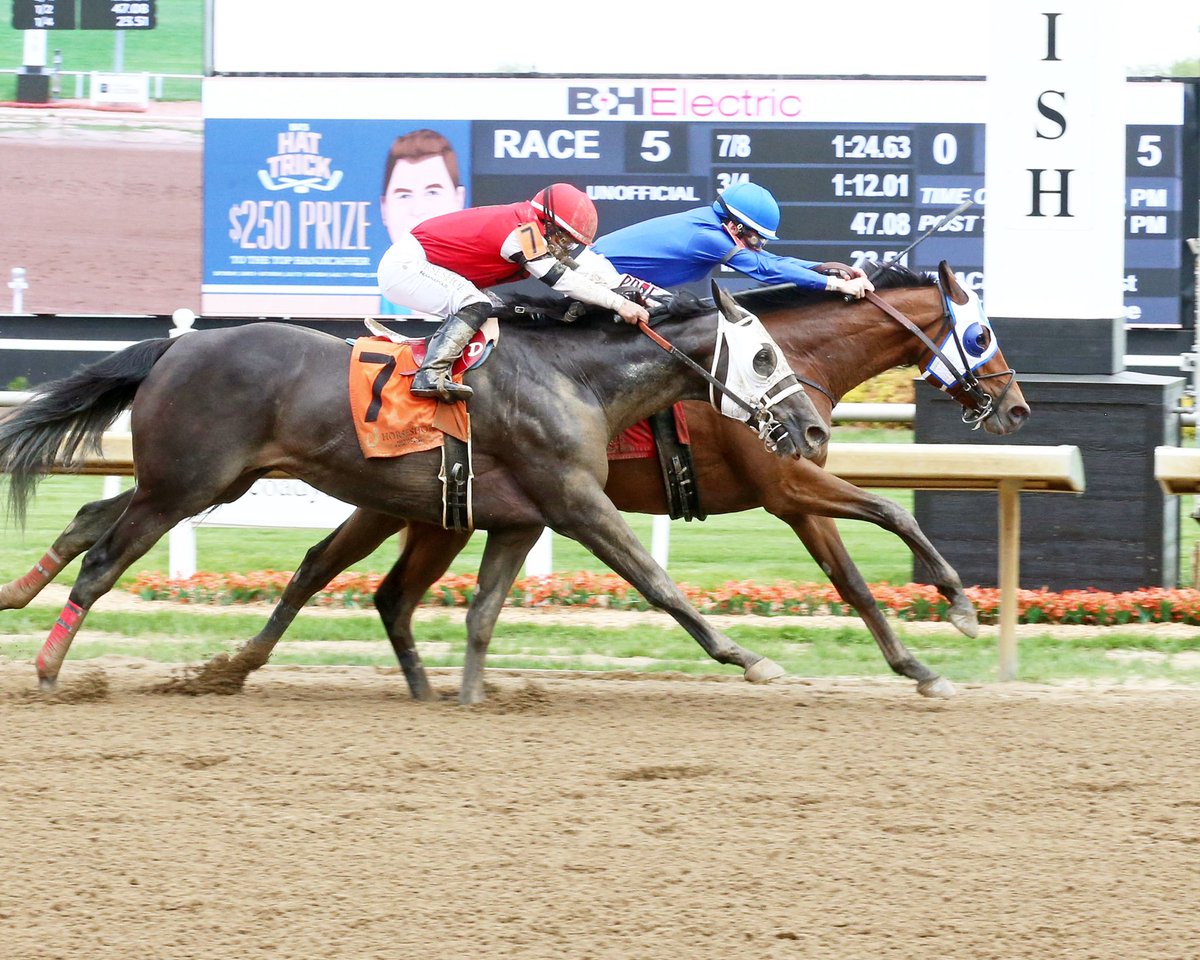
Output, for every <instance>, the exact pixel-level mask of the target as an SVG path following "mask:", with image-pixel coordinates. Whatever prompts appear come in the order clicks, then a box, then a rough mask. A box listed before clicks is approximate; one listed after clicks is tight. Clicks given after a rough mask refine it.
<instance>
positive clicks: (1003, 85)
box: [984, 0, 1125, 321]
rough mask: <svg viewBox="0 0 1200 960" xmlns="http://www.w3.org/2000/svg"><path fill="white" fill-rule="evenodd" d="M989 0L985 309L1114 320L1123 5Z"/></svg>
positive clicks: (1119, 267)
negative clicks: (1120, 11)
mask: <svg viewBox="0 0 1200 960" xmlns="http://www.w3.org/2000/svg"><path fill="white" fill-rule="evenodd" d="M990 6H991V24H990V30H989V36H988V45H989V46H990V48H991V50H992V51H993V56H994V58H995V59H994V61H993V62H992V64H991V66H990V69H989V71H988V78H987V85H986V86H987V97H988V105H987V109H988V112H987V155H986V157H987V159H986V182H987V237H986V241H985V248H984V283H985V288H986V291H985V292H986V306H987V312H988V314H989V315H990V316H992V317H1031V318H1047V319H1057V318H1069V319H1092V318H1095V319H1101V318H1102V319H1106V320H1109V321H1111V320H1112V319H1113V318H1115V317H1118V316H1121V314H1122V293H1121V279H1122V276H1123V273H1124V247H1125V241H1124V232H1125V231H1124V214H1125V194H1124V190H1125V115H1124V109H1123V104H1124V86H1125V75H1124V74H1125V71H1124V69H1123V67H1122V66H1121V62H1122V61H1121V57H1120V45H1119V39H1120V34H1119V27H1120V17H1119V15H1118V11H1117V10H1116V9H1114V8H1112V7H1110V6H1109V5H1107V4H1096V3H1095V2H1093V0H1061V2H1060V0H1055V2H1054V3H1049V2H1045V0H1005V2H1004V3H993V4H991V5H990Z"/></svg>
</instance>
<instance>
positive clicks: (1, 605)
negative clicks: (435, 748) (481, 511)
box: [0, 265, 1029, 696]
mask: <svg viewBox="0 0 1200 960" xmlns="http://www.w3.org/2000/svg"><path fill="white" fill-rule="evenodd" d="M876 284H877V286H878V289H879V292H880V294H881V297H882V299H883V300H884V302H885V303H886V304H888V305H890V306H893V307H895V308H897V309H899V310H900V311H902V313H903V315H904V316H905V317H907V318H909V319H911V321H912V322H913V323H914V324H915V326H916V327H917V329H918V330H919V331H921V332H922V333H924V334H925V335H926V336H933V337H935V342H936V344H938V345H940V344H943V343H948V342H949V341H948V338H949V329H950V327H949V326H948V320H950V319H953V318H952V317H951V315H950V311H951V309H952V308H951V307H950V306H948V305H947V302H946V301H944V300H943V296H945V297H947V298H948V302H949V304H953V305H954V308H953V309H956V310H957V309H958V308H959V307H965V306H967V295H966V294H965V293H964V291H962V290H961V289H960V288H959V286H958V284H957V283H956V282H955V279H954V275H953V272H952V271H950V269H949V268H948V266H946V265H943V266H942V269H941V288H939V286H938V285H936V284H934V283H933V282H932V281H929V280H928V279H926V278H923V277H918V276H916V275H914V274H912V273H911V272H908V271H905V270H901V269H896V268H892V269H890V270H888V271H886V272H885V273H884V274H883V275H882V277H880V278H878V279H877V280H876ZM943 290H944V294H943V292H942V291H943ZM739 298H740V299H741V300H743V301H744V302H745V303H746V304H747V306H749V307H751V309H753V310H754V311H756V312H758V313H759V315H760V316H761V317H762V319H763V321H764V324H765V325H766V326H767V328H768V329H769V330H770V331H771V332H772V334H773V336H774V338H775V340H776V342H777V343H778V344H779V346H780V347H781V348H782V349H783V351H784V353H785V355H786V356H787V357H788V358H789V360H790V362H791V364H792V369H793V370H795V371H797V372H798V373H799V374H800V375H801V376H802V377H803V378H804V379H805V380H806V381H807V382H809V383H810V385H814V387H815V389H814V390H812V391H810V396H811V397H812V398H813V400H814V402H815V404H816V406H817V408H818V409H819V411H820V412H821V415H822V416H823V417H824V419H825V422H827V423H828V422H829V415H830V411H831V410H832V408H833V405H834V404H835V402H836V400H837V399H838V398H840V397H841V396H843V395H844V394H845V393H846V392H848V391H849V390H850V389H852V388H853V387H854V386H857V385H858V384H859V383H861V382H863V381H864V380H868V379H870V378H871V377H873V376H876V375H877V374H879V373H881V372H883V371H884V370H886V369H889V368H890V367H893V366H907V365H910V364H914V363H918V364H920V365H921V366H922V367H923V369H925V370H929V369H930V367H931V365H932V364H933V363H934V362H935V361H936V359H937V358H936V357H935V356H934V355H933V351H932V350H930V348H929V346H927V345H926V344H924V343H923V342H922V340H921V339H920V338H919V337H918V336H917V335H916V334H915V333H913V332H912V331H910V330H908V329H907V328H905V327H904V326H903V324H902V323H901V322H900V320H898V319H897V318H895V317H891V318H889V317H888V316H887V315H885V314H884V313H883V312H881V311H880V309H879V308H878V307H876V306H873V305H870V304H867V303H863V302H856V303H853V304H845V303H842V302H841V301H840V300H836V299H832V298H829V297H824V296H813V295H809V294H804V293H802V292H800V291H796V290H794V289H779V290H770V289H767V290H758V291H750V292H748V293H745V294H740V295H739ZM962 312H964V313H966V311H962ZM964 319H965V322H964V323H963V324H962V326H963V328H964V330H970V328H971V321H972V318H971V317H970V316H969V314H968V315H967V316H966V317H965V318H964ZM972 335H973V337H974V339H972V340H971V343H972V349H977V348H978V346H979V340H978V337H979V334H978V331H973V334H972ZM961 339H962V337H961V336H959V341H961ZM957 350H958V346H955V347H953V348H950V353H951V356H949V357H947V358H946V359H948V360H951V361H953V360H954V356H953V355H954V354H955V353H956V352H957ZM944 352H945V351H944V350H943V353H944ZM980 358H981V357H977V358H976V359H980ZM961 360H962V362H961V363H960V366H962V367H963V369H964V370H965V369H967V368H968V367H970V366H971V361H972V355H971V354H969V353H967V352H966V348H965V347H964V348H963V353H962V354H961ZM935 372H936V371H935ZM971 382H974V383H977V385H978V386H977V388H975V389H972V390H968V386H969V384H970V383H971ZM949 390H950V392H951V393H953V394H954V395H955V396H956V397H957V398H958V399H959V401H960V402H961V403H962V404H963V407H964V419H965V420H967V421H969V422H970V421H973V420H976V419H978V421H979V423H980V424H981V425H982V426H983V427H984V428H985V429H987V430H988V431H989V432H991V433H995V434H999V435H1002V434H1007V433H1012V432H1014V431H1016V430H1018V429H1019V428H1020V427H1021V425H1022V424H1023V423H1024V421H1025V419H1026V418H1027V417H1028V415H1029V409H1028V407H1027V406H1026V405H1025V402H1024V398H1023V397H1022V395H1021V392H1020V388H1019V387H1018V386H1016V384H1015V380H1014V377H1013V375H1012V374H1011V371H1009V370H1008V369H1007V367H1006V365H1005V363H1004V358H1003V355H1002V354H1000V353H999V352H998V348H997V351H996V353H995V355H994V356H991V357H989V358H988V359H987V361H986V362H985V363H983V364H982V365H980V366H979V367H978V368H977V369H975V370H974V371H972V372H971V376H970V378H964V379H962V381H961V382H960V383H959V384H958V385H954V384H951V385H950V386H949ZM685 407H686V410H687V417H688V425H689V430H690V432H691V436H692V443H693V453H694V456H695V459H696V471H697V482H698V485H699V487H700V491H701V496H702V498H703V503H704V507H705V509H706V511H707V512H708V513H733V512H738V511H741V510H746V509H750V508H753V507H759V506H761V507H764V508H765V509H767V510H768V511H769V512H771V513H773V514H774V515H776V516H778V517H780V518H781V519H782V520H783V521H784V522H785V523H787V524H788V525H789V526H791V527H792V528H793V529H794V530H795V531H796V534H797V536H799V537H800V539H801V540H802V542H803V543H804V545H805V546H806V547H807V548H808V550H809V552H810V553H811V554H812V556H813V558H814V559H815V560H816V561H817V562H818V563H819V564H820V566H821V568H822V569H823V570H824V571H825V573H826V575H827V576H828V577H829V578H830V581H831V582H832V583H833V585H834V587H835V588H836V589H837V591H838V593H839V594H840V595H841V596H842V598H843V599H844V600H846V602H847V603H850V604H852V605H853V606H854V608H855V610H856V611H857V612H858V613H859V615H860V616H861V617H862V619H863V621H864V622H865V624H866V625H867V627H868V628H869V629H870V631H871V633H872V635H873V636H874V637H875V640H876V642H877V643H878V645H879V647H880V650H881V651H882V653H883V655H884V658H885V659H886V660H887V663H888V664H889V666H890V667H891V668H892V669H893V670H894V671H895V672H896V673H898V674H900V675H902V676H906V677H910V678H912V679H914V680H916V681H917V684H918V687H917V689H918V690H919V691H920V692H921V693H923V694H925V695H929V696H947V695H950V694H951V693H953V686H952V684H950V683H949V681H947V680H945V679H944V678H942V677H939V676H938V675H937V674H936V673H934V672H933V671H932V670H930V669H929V668H928V667H927V666H925V665H924V664H922V663H921V662H920V661H918V660H917V659H916V658H915V657H913V656H912V654H911V653H909V651H908V650H907V649H906V648H905V647H904V645H903V643H901V641H900V639H899V638H898V637H897V636H896V635H895V632H894V631H893V629H892V627H891V625H890V624H889V623H888V621H887V620H886V619H885V617H884V616H883V615H882V613H881V612H880V610H879V608H878V606H877V604H876V603H875V600H874V597H872V595H871V593H870V590H869V589H868V587H867V584H866V582H865V581H864V580H863V578H862V576H861V574H860V573H859V571H858V569H857V567H856V566H855V565H854V562H853V561H852V560H851V558H850V557H849V555H848V554H847V552H846V549H845V546H844V544H843V542H842V539H841V535H840V534H839V532H838V529H837V526H836V524H835V523H834V518H847V519H856V520H866V521H869V522H872V523H876V524H878V525H879V526H881V527H883V528H884V529H887V530H890V531H892V532H893V533H895V534H897V535H898V536H899V537H901V538H902V539H903V540H904V541H905V543H906V544H907V545H908V546H909V547H910V549H912V550H913V552H914V553H915V554H916V555H917V556H918V557H919V558H920V559H921V560H922V561H923V563H924V564H925V566H926V567H927V569H928V571H929V572H930V575H931V579H932V580H933V582H934V583H935V584H936V585H937V587H938V589H939V590H940V591H941V593H942V594H943V595H944V596H945V597H946V598H947V600H948V601H949V602H950V612H949V619H950V620H951V622H953V623H954V624H955V625H956V626H957V627H958V628H959V629H960V630H961V631H963V632H964V633H966V634H968V635H971V636H974V635H975V633H976V632H977V631H978V621H977V619H976V615H975V610H974V607H973V606H972V605H971V603H970V601H969V600H968V599H967V597H966V594H965V593H964V592H963V589H962V584H961V581H960V580H959V577H958V575H957V573H955V571H954V570H953V568H952V567H951V566H950V565H949V564H948V563H946V561H945V560H944V559H943V558H942V556H941V555H940V554H939V553H938V552H937V550H936V549H935V548H934V547H933V545H932V544H931V543H930V542H929V541H928V539H927V538H926V537H925V535H924V534H923V533H922V532H921V529H920V527H918V526H917V523H916V521H915V520H914V519H913V517H912V515H911V514H910V513H908V511H906V510H904V509H902V508H901V507H899V506H897V505H896V504H895V503H893V502H892V501H891V500H887V499H885V498H882V497H878V496H875V495H874V494H871V493H868V492H867V491H864V490H860V489H859V488H858V487H855V486H854V485H853V484H850V483H847V482H846V481H844V480H841V479H840V478H838V477H836V476H834V475H833V474H831V473H829V472H828V471H826V470H824V469H821V467H820V465H819V464H821V463H823V462H824V455H823V454H822V455H821V456H820V457H819V458H817V459H815V460H803V461H796V460H790V461H782V460H777V459H776V458H773V457H771V456H770V455H769V454H767V453H766V451H765V450H762V449H761V448H760V447H759V446H758V445H757V444H756V443H754V442H753V439H752V437H751V438H747V437H744V436H743V434H744V433H745V431H743V430H739V429H738V428H737V427H736V426H735V425H733V424H730V423H729V422H728V421H727V420H726V419H724V418H722V417H720V416H718V415H717V414H716V412H715V411H714V410H713V409H712V408H711V407H709V406H708V405H706V404H701V403H687V404H685ZM748 439H749V442H747V440H748ZM605 492H606V493H607V494H608V495H609V496H610V497H611V498H612V500H613V502H614V503H615V504H616V506H617V507H618V508H619V509H621V510H623V511H626V512H643V513H655V514H662V513H666V511H667V508H666V497H665V491H664V489H663V484H662V478H661V473H660V470H659V467H658V465H657V462H656V461H653V460H620V461H613V462H611V463H609V465H608V481H607V484H606V486H605ZM130 496H132V491H128V492H126V493H124V494H121V495H120V496H119V497H116V498H113V499H110V500H104V501H97V502H95V503H90V504H87V505H86V506H85V507H83V508H82V509H81V510H80V512H79V514H78V516H77V517H76V518H75V520H74V521H73V522H72V523H71V525H70V526H69V527H68V528H67V529H66V530H65V531H64V532H63V534H62V535H61V536H60V537H59V538H58V539H57V540H56V541H55V543H54V545H53V547H52V549H51V552H50V553H48V554H47V555H46V557H44V558H43V560H42V561H41V563H39V564H38V565H37V566H36V567H35V568H34V569H33V570H31V571H30V573H29V574H27V575H26V576H25V577H23V578H21V579H20V580H17V581H13V582H12V583H9V584H5V585H3V586H0V609H10V608H16V607H23V606H25V605H26V604H27V603H28V602H29V601H30V599H32V597H34V596H36V594H37V592H38V591H39V590H40V589H41V587H42V586H43V585H44V584H45V583H46V582H48V580H49V579H50V578H52V577H53V576H54V574H56V573H57V572H58V570H60V569H61V568H62V566H63V565H65V564H66V563H69V562H70V561H71V560H72V559H73V558H74V557H76V556H78V555H79V554H80V553H82V552H83V551H84V550H85V549H87V548H88V547H90V546H91V545H92V543H94V542H95V541H96V539H98V538H99V537H100V535H101V534H102V533H103V532H104V531H105V530H107V529H108V527H109V526H110V525H111V524H112V523H113V522H114V521H115V519H116V518H117V517H118V516H119V515H120V512H121V510H122V509H124V502H126V501H127V499H128V498H129V497H130ZM401 526H403V524H402V523H401V522H399V521H397V520H396V519H395V518H394V517H391V516H389V515H386V514H381V513H378V512H373V511H368V510H359V511H357V512H356V513H355V514H353V515H352V516H351V517H350V518H349V519H348V520H347V521H346V522H345V523H343V524H342V526H341V527H339V528H338V529H337V530H336V531H334V533H333V534H331V535H330V536H329V537H328V538H326V539H325V540H324V541H322V542H321V543H320V544H318V545H317V546H316V547H314V548H313V549H312V550H311V551H309V554H308V556H307V557H306V558H305V560H304V563H303V564H302V565H301V567H300V568H299V569H298V570H297V571H296V574H295V575H294V577H293V579H292V581H291V583H289V585H288V587H287V589H286V590H285V592H284V595H283V597H282V598H281V600H280V602H279V604H278V606H277V607H276V609H275V611H274V613H273V614H272V615H271V618H270V620H269V622H268V623H267V625H266V626H265V627H264V629H263V630H262V631H261V632H260V633H259V634H258V635H257V636H256V637H254V638H253V639H252V640H251V641H249V642H248V643H247V644H246V645H245V646H244V647H243V648H242V650H241V651H239V652H238V654H237V655H236V656H235V657H234V658H233V660H232V661H229V662H227V663H221V664H219V665H218V664H217V663H214V664H213V665H211V667H212V669H213V670H218V669H219V670H222V671H225V673H226V675H227V678H228V679H229V680H230V682H231V687H232V688H236V687H237V686H238V684H239V679H244V677H245V675H246V674H247V673H248V672H249V671H251V670H253V669H255V668H257V667H258V666H261V665H262V664H263V663H265V662H266V660H267V657H268V656H269V654H270V651H271V650H272V648H273V647H274V645H275V643H276V642H277V641H278V640H279V638H280V637H281V636H282V635H283V633H284V631H285V630H286V628H287V627H288V625H289V624H290V623H291V622H292V620H293V619H294V618H295V616H296V615H297V613H298V612H299V611H300V609H301V607H302V606H303V605H304V603H305V602H306V601H307V600H308V598H309V597H311V596H312V595H313V594H314V593H316V592H317V591H318V590H320V589H321V588H322V587H323V586H324V585H325V584H326V583H328V582H329V580H330V579H332V577H333V576H334V575H335V574H337V573H338V572H339V571H340V570H342V569H344V568H345V567H346V566H349V565H350V564H352V563H355V562H357V561H358V560H360V559H362V558H363V557H365V556H366V555H368V554H369V553H370V552H371V551H372V550H374V549H375V548H376V547H377V546H378V545H379V544H380V543H382V542H383V541H384V540H385V539H386V538H387V537H388V536H390V535H391V534H392V533H394V532H395V531H396V530H397V529H399V528H400V527H401ZM469 536H470V534H463V533H455V532H453V531H447V530H443V529H442V528H441V527H440V526H431V525H426V524H419V523H410V524H409V525H408V531H407V534H406V536H405V543H404V547H403V551H402V553H401V556H400V558H399V560H398V562H397V564H396V566H395V567H394V568H393V570H392V571H391V572H390V573H389V575H388V577H387V578H386V579H385V580H384V582H383V583H382V584H381V586H380V589H379V592H378V594H377V595H376V606H377V608H378V610H379V613H380V616H381V618H382V619H383V622H384V625H385V627H386V628H387V632H388V637H389V640H390V641H391V643H392V645H393V647H394V648H395V650H396V654H397V656H398V657H399V659H400V662H401V665H402V666H403V667H404V671H405V675H406V677H407V678H408V680H409V685H410V687H411V688H412V690H413V693H414V695H418V696H420V695H422V693H421V691H425V692H426V693H427V691H428V685H427V683H425V681H424V679H423V674H422V673H420V672H419V671H418V669H417V668H416V666H415V664H416V662H417V661H416V660H415V647H414V640H413V636H412V630H411V617H412V613H413V610H414V609H415V607H416V605H417V604H418V603H419V602H420V600H421V598H422V597H423V595H424V593H425V590H426V589H427V587H428V586H429V585H430V584H432V583H433V582H434V581H435V580H437V578H438V577H440V576H441V575H442V574H443V573H445V571H446V569H447V568H448V566H449V564H450V562H451V560H452V559H453V558H454V556H455V555H456V554H457V553H458V552H459V551H460V550H461V549H462V547H463V545H464V544H465V543H466V541H467V539H468V538H469Z"/></svg>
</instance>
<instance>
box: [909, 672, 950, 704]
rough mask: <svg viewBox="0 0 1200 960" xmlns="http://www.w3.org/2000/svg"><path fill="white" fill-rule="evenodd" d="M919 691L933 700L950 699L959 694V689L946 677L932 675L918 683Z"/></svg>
mask: <svg viewBox="0 0 1200 960" xmlns="http://www.w3.org/2000/svg"><path fill="white" fill-rule="evenodd" d="M917 693H919V694H920V695H921V696H923V697H929V698H930V699H933V700H949V699H950V698H951V697H954V696H957V695H958V689H957V688H956V687H955V686H954V684H953V683H951V682H950V681H949V680H947V679H946V678H945V677H930V678H929V679H928V680H922V681H921V682H920V683H918V684H917Z"/></svg>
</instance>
